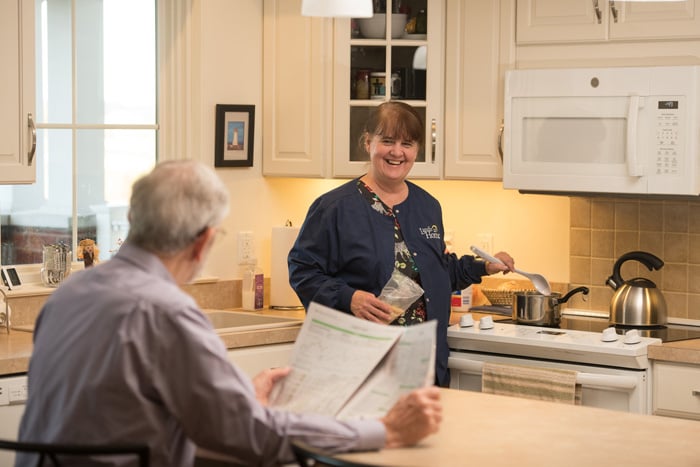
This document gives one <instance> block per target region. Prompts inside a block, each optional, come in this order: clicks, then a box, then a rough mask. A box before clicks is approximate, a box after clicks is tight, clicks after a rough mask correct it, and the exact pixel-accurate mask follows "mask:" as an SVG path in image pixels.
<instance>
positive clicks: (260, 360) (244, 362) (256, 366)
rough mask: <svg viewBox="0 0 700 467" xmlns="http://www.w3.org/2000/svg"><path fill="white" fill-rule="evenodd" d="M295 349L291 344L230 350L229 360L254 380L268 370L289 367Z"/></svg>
mask: <svg viewBox="0 0 700 467" xmlns="http://www.w3.org/2000/svg"><path fill="white" fill-rule="evenodd" d="M293 348H294V343H293V342H290V343H286V344H270V345H256V346H254V347H241V348H237V349H229V351H228V359H229V361H230V362H231V363H233V364H235V365H236V366H237V367H238V368H240V369H241V370H243V371H244V372H245V373H246V374H247V375H248V376H250V377H251V378H252V377H254V376H255V375H257V374H258V373H260V372H261V371H263V370H265V369H267V368H278V367H283V366H287V365H288V364H289V357H290V356H291V355H292V349H293Z"/></svg>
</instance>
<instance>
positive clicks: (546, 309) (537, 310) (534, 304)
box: [513, 287, 588, 327]
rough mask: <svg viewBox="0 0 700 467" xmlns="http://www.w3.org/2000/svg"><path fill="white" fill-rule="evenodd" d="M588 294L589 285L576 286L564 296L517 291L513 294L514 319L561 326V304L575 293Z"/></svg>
mask: <svg viewBox="0 0 700 467" xmlns="http://www.w3.org/2000/svg"><path fill="white" fill-rule="evenodd" d="M579 292H582V293H583V294H584V295H587V294H588V287H576V288H575V289H572V290H570V291H569V292H568V293H567V294H566V295H564V296H563V297H562V295H561V294H560V293H556V292H554V293H551V294H549V295H542V294H541V293H539V292H515V294H513V320H514V321H515V322H516V323H518V324H530V325H533V326H549V327H556V326H559V323H560V321H561V310H560V309H559V305H560V304H562V303H565V302H566V301H567V300H569V299H570V298H571V297H572V296H573V295H575V294H577V293H579Z"/></svg>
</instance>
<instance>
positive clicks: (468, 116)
mask: <svg viewBox="0 0 700 467" xmlns="http://www.w3.org/2000/svg"><path fill="white" fill-rule="evenodd" d="M514 2H515V0H468V1H465V0H376V1H375V2H374V4H375V15H374V17H373V18H371V19H361V18H353V19H347V18H342V19H329V18H304V17H302V16H301V0H265V2H264V68H265V69H264V73H263V75H264V95H263V108H264V112H263V118H264V125H263V128H264V135H263V174H264V175H266V176H290V177H301V176H303V177H341V178H346V177H356V176H359V175H361V174H363V173H364V172H366V171H367V164H368V160H369V156H368V154H367V153H366V152H365V151H364V150H363V148H362V147H361V145H360V138H361V135H362V130H363V126H364V123H365V121H366V120H367V118H368V116H369V114H370V112H371V111H372V110H373V109H374V108H376V106H378V105H379V104H380V103H382V102H385V101H387V100H401V101H404V102H408V103H410V104H411V105H413V106H414V107H415V108H416V109H417V110H418V112H419V113H420V115H421V116H422V117H423V119H424V121H425V124H426V125H425V126H426V135H425V142H426V144H425V147H424V148H423V150H422V151H421V153H420V154H419V156H418V159H417V161H416V163H415V164H414V167H413V169H412V171H411V177H412V178H434V179H440V178H459V179H484V180H495V179H500V178H501V171H502V164H501V157H500V155H499V152H498V140H499V127H500V125H501V121H502V113H503V75H504V70H505V69H506V68H509V67H512V61H513V56H514V52H513V50H514V41H513V37H512V35H513V31H514V29H515V3H514Z"/></svg>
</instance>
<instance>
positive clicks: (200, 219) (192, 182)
mask: <svg viewBox="0 0 700 467" xmlns="http://www.w3.org/2000/svg"><path fill="white" fill-rule="evenodd" d="M228 207H229V202H228V191H227V189H226V186H225V185H224V183H223V182H222V181H221V179H219V177H218V176H217V175H216V173H215V172H214V170H212V169H211V168H210V167H207V166H206V165H204V164H202V163H200V162H197V161H192V160H180V161H167V162H162V163H160V164H158V165H156V167H155V168H154V169H153V170H152V171H151V172H150V173H149V174H147V175H145V176H143V177H141V178H140V179H139V180H137V181H136V183H134V186H133V188H132V192H131V201H130V203H129V222H130V226H129V235H128V238H127V240H128V241H130V242H131V243H133V244H135V245H137V246H139V247H141V248H143V249H145V250H148V251H151V252H153V253H164V254H170V253H176V252H178V251H181V250H182V249H184V248H185V247H187V246H188V245H189V244H191V243H192V242H193V241H194V239H195V238H197V236H198V235H200V234H201V233H202V232H203V231H204V230H205V229H206V228H207V227H216V226H218V225H219V224H220V223H221V222H222V221H223V219H224V217H226V215H227V214H228Z"/></svg>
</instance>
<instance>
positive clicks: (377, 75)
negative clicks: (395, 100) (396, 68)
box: [369, 71, 386, 99]
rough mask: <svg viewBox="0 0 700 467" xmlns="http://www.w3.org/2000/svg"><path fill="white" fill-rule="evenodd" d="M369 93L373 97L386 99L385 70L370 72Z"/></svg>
mask: <svg viewBox="0 0 700 467" xmlns="http://www.w3.org/2000/svg"><path fill="white" fill-rule="evenodd" d="M369 94H370V97H371V98H372V99H384V97H385V96H386V73H384V72H383V71H374V72H372V73H370V75H369Z"/></svg>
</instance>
